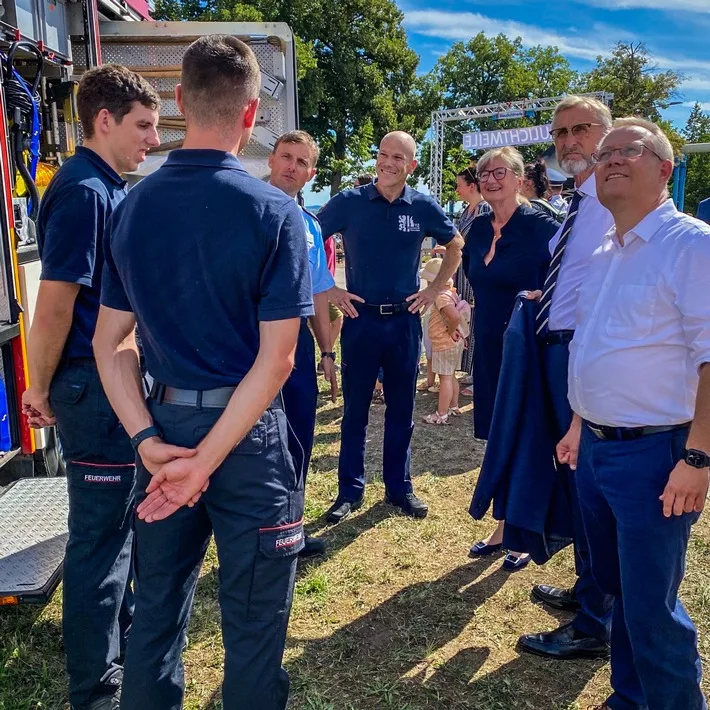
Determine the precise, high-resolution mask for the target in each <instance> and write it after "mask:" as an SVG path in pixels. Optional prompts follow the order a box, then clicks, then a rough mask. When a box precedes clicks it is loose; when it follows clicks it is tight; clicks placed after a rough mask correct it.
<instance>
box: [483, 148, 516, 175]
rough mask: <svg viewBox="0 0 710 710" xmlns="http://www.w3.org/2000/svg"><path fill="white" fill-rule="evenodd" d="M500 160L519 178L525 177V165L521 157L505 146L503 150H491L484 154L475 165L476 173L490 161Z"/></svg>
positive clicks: (514, 150)
mask: <svg viewBox="0 0 710 710" xmlns="http://www.w3.org/2000/svg"><path fill="white" fill-rule="evenodd" d="M496 158H500V159H501V160H502V161H503V162H504V163H505V165H506V167H508V168H509V169H510V170H512V171H513V172H514V173H515V174H516V175H517V176H518V177H519V178H522V177H524V176H525V163H524V162H523V156H522V155H521V154H520V152H519V151H517V150H516V149H515V148H511V147H510V146H505V148H493V149H491V150H489V151H487V152H486V153H484V154H483V155H482V156H481V157H480V158H479V159H478V163H477V164H476V172H477V173H481V172H483V171H484V170H485V169H486V165H488V163H490V162H491V161H492V160H495V159H496Z"/></svg>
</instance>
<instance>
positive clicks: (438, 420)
mask: <svg viewBox="0 0 710 710" xmlns="http://www.w3.org/2000/svg"><path fill="white" fill-rule="evenodd" d="M423 421H424V423H425V424H437V425H440V424H448V423H449V415H448V414H439V412H434V413H433V414H427V415H426V417H424V418H423Z"/></svg>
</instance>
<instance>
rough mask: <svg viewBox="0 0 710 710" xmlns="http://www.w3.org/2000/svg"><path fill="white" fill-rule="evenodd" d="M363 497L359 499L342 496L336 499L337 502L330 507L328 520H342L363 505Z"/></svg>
mask: <svg viewBox="0 0 710 710" xmlns="http://www.w3.org/2000/svg"><path fill="white" fill-rule="evenodd" d="M362 502H363V499H362V498H360V499H359V500H343V499H342V498H338V499H336V501H335V503H333V505H332V506H331V507H330V510H329V511H328V515H327V517H326V521H327V522H329V523H339V522H340V521H341V520H345V518H347V517H348V515H350V513H352V512H354V511H356V510H357V509H358V508H360V507H361V506H362Z"/></svg>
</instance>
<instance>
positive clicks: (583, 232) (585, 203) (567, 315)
mask: <svg viewBox="0 0 710 710" xmlns="http://www.w3.org/2000/svg"><path fill="white" fill-rule="evenodd" d="M578 189H579V191H580V192H581V193H582V194H583V195H584V197H583V198H582V201H581V202H580V203H579V211H578V212H577V218H576V219H575V221H574V225H573V227H572V233H571V234H570V235H569V240H568V241H567V246H566V247H565V253H564V256H563V257H562V265H561V266H560V271H559V275H558V278H557V286H555V290H554V291H553V293H552V302H551V303H550V320H549V322H548V324H547V327H548V328H549V329H550V330H574V327H575V320H576V313H577V298H578V294H579V287H580V286H581V285H582V281H584V277H585V275H586V273H587V268H588V267H589V259H590V258H591V256H592V254H593V253H594V250H595V249H597V248H598V247H599V246H600V245H601V243H602V239H603V238H604V235H605V234H606V233H607V232H608V231H609V230H610V229H611V228H612V227H613V226H614V218H613V217H612V216H611V212H609V210H608V209H607V208H606V207H604V206H603V205H602V203H601V202H599V200H598V199H597V182H596V176H595V174H594V173H592V174H591V176H590V177H588V178H587V179H586V180H585V181H584V182H583V183H582V184H581V186H580V187H579V188H578ZM563 227H564V225H562V226H561V227H560V229H559V230H558V231H557V234H555V236H554V237H552V239H551V240H550V254H554V253H555V246H557V242H558V241H559V239H560V236H561V234H562V229H563Z"/></svg>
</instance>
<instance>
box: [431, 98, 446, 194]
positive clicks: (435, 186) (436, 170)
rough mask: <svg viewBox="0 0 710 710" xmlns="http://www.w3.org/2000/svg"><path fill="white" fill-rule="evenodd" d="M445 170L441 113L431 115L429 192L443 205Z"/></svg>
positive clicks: (435, 112)
mask: <svg viewBox="0 0 710 710" xmlns="http://www.w3.org/2000/svg"><path fill="white" fill-rule="evenodd" d="M443 169H444V122H443V121H442V120H441V117H440V116H439V113H438V112H437V111H434V112H433V113H432V114H431V170H430V175H429V190H430V192H431V196H432V197H433V198H434V199H435V200H436V201H437V202H438V203H439V204H441V195H442V192H443V177H444V176H443Z"/></svg>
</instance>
